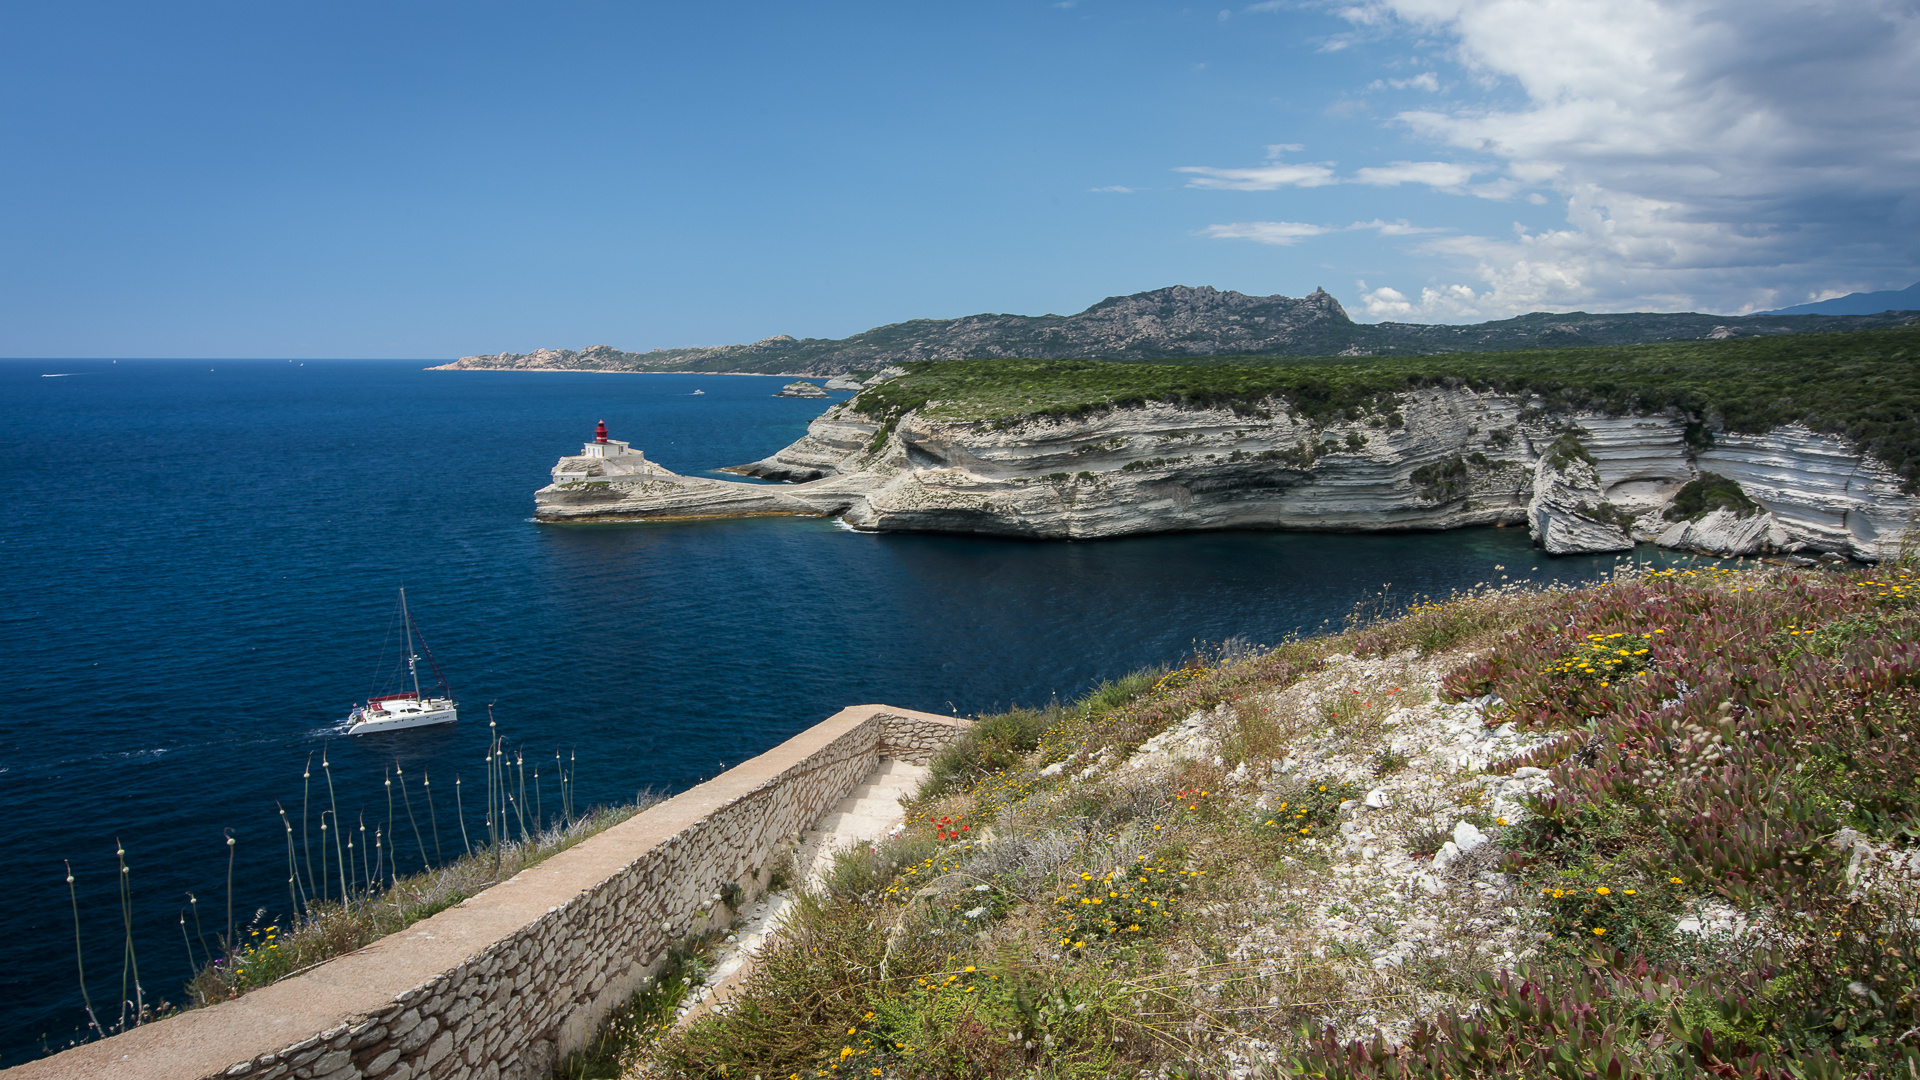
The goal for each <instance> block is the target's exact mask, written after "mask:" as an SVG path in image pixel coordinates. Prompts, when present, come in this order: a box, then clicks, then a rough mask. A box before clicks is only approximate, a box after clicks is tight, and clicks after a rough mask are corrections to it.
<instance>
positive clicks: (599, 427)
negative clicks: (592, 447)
mask: <svg viewBox="0 0 1920 1080" xmlns="http://www.w3.org/2000/svg"><path fill="white" fill-rule="evenodd" d="M593 441H594V442H597V443H603V442H606V441H607V422H606V421H605V420H602V421H600V422H599V423H598V424H596V425H594V428H593Z"/></svg>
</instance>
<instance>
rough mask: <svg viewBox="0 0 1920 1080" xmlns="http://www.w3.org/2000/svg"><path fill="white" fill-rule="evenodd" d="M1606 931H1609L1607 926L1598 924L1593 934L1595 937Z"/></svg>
mask: <svg viewBox="0 0 1920 1080" xmlns="http://www.w3.org/2000/svg"><path fill="white" fill-rule="evenodd" d="M1606 932H1607V928H1606V927H1604V926H1596V927H1594V928H1593V936H1595V937H1599V936H1600V935H1602V934H1604V933H1606Z"/></svg>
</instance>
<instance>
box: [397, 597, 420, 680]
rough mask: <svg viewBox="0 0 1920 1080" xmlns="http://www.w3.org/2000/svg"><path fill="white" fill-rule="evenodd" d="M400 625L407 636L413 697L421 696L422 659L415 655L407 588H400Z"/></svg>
mask: <svg viewBox="0 0 1920 1080" xmlns="http://www.w3.org/2000/svg"><path fill="white" fill-rule="evenodd" d="M400 623H401V625H402V626H403V627H405V628H406V634H407V674H409V675H412V676H413V696H414V697H415V698H416V699H417V698H418V697H419V696H420V658H419V657H418V656H415V655H414V653H413V616H412V615H410V614H408V612H407V587H406V586H405V585H402V586H400Z"/></svg>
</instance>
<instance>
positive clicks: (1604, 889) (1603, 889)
mask: <svg viewBox="0 0 1920 1080" xmlns="http://www.w3.org/2000/svg"><path fill="white" fill-rule="evenodd" d="M1593 891H1594V892H1597V893H1599V894H1600V895H1601V896H1610V895H1612V894H1613V890H1612V889H1609V888H1607V887H1606V886H1605V885H1602V886H1600V887H1599V888H1597V889H1595V890H1593Z"/></svg>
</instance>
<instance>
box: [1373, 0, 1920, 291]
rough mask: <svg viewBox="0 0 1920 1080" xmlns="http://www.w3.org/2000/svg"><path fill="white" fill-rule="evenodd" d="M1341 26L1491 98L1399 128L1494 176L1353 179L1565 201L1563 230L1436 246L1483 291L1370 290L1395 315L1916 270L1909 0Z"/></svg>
mask: <svg viewBox="0 0 1920 1080" xmlns="http://www.w3.org/2000/svg"><path fill="white" fill-rule="evenodd" d="M1342 14H1343V15H1345V16H1346V17H1347V18H1348V20H1349V21H1350V22H1352V23H1353V24H1355V25H1356V27H1367V28H1379V27H1387V28H1389V29H1398V30H1402V31H1406V32H1408V33H1412V34H1417V35H1420V36H1422V37H1424V38H1426V39H1428V40H1435V39H1437V40H1440V41H1443V42H1448V43H1450V44H1451V49H1452V56H1453V58H1454V60H1455V61H1456V62H1457V63H1458V64H1459V65H1460V66H1461V68H1462V69H1463V70H1464V71H1465V73H1467V74H1468V75H1469V76H1472V77H1473V79H1474V80H1478V81H1479V82H1480V83H1481V84H1483V85H1485V86H1487V87H1488V88H1489V89H1488V90H1487V92H1486V94H1485V96H1484V97H1483V98H1481V99H1480V100H1463V101H1459V102H1458V103H1456V104H1452V105H1451V106H1449V107H1429V108H1423V109H1416V110H1409V111H1406V112H1403V113H1401V114H1400V115H1399V117H1398V120H1399V122H1400V123H1401V124H1403V125H1405V127H1406V128H1407V129H1408V130H1409V131H1410V132H1411V133H1412V134H1414V135H1415V136H1416V137H1419V138H1421V139H1424V140H1428V141H1430V142H1432V143H1437V144H1441V145H1446V146H1450V147H1452V148H1454V149H1455V151H1456V152H1458V153H1460V154H1462V155H1465V156H1470V157H1477V158H1480V159H1481V160H1482V161H1483V163H1484V164H1483V166H1481V167H1472V168H1470V167H1469V166H1466V165H1458V166H1451V167H1450V168H1451V170H1453V171H1447V170H1443V169H1439V168H1433V169H1431V171H1429V172H1426V173H1421V172H1420V171H1419V169H1420V168H1423V167H1429V166H1434V165H1440V164H1442V163H1424V162H1413V163H1407V162H1402V163H1396V164H1393V165H1388V166H1380V167H1374V168H1370V169H1361V170H1359V171H1358V172H1356V173H1355V174H1354V176H1353V179H1354V180H1356V181H1359V182H1363V183H1426V184H1431V185H1432V186H1434V187H1435V188H1438V189H1442V190H1454V191H1459V192H1463V193H1468V194H1477V195H1482V196H1486V197H1494V198H1513V197H1526V196H1527V195H1531V196H1532V197H1534V198H1544V197H1545V196H1544V195H1543V194H1542V193H1543V192H1544V193H1547V194H1549V195H1551V197H1552V199H1553V200H1554V201H1558V202H1561V203H1563V204H1564V206H1565V207H1566V225H1565V227H1564V228H1556V229H1551V230H1545V231H1540V232H1528V231H1525V230H1521V229H1518V228H1516V230H1515V232H1514V234H1513V235H1511V236H1448V237H1444V238H1440V239H1433V240H1428V241H1425V242H1424V247H1423V250H1424V251H1425V252H1427V253H1429V254H1432V255H1437V256H1442V257H1443V261H1448V262H1450V263H1451V264H1452V265H1453V266H1454V267H1455V271H1456V273H1457V274H1458V276H1459V277H1461V278H1465V279H1468V280H1473V281H1476V282H1478V283H1479V285H1480V288H1478V289H1472V288H1469V287H1467V286H1441V287H1438V288H1437V289H1435V288H1429V289H1424V290H1423V291H1422V293H1421V297H1420V299H1418V300H1414V299H1412V298H1410V297H1409V296H1406V295H1403V294H1401V293H1399V292H1395V291H1393V290H1391V289H1389V288H1382V289H1375V290H1372V291H1371V292H1370V293H1368V296H1369V297H1374V298H1377V303H1378V308H1377V310H1378V311H1380V312H1382V313H1387V312H1391V317H1396V318H1401V317H1406V318H1411V317H1419V318H1442V317H1446V316H1447V313H1449V312H1462V313H1464V312H1466V311H1468V310H1469V309H1471V310H1472V311H1473V312H1474V313H1475V314H1476V315H1477V316H1480V317H1498V316H1503V315H1508V314H1515V313H1518V312H1523V311H1529V310H1537V309H1544V308H1554V307H1568V306H1583V307H1590V308H1595V309H1625V308H1667V309H1676V308H1699V309H1706V310H1723V311H1746V310H1754V309H1756V308H1766V307H1775V306H1779V305H1781V304H1788V303H1796V302H1799V301H1800V300H1802V299H1804V298H1808V297H1811V296H1816V295H1820V294H1822V293H1832V292H1835V291H1846V290H1848V289H1852V288H1860V287H1875V288H1884V287H1889V286H1898V285H1900V284H1903V283H1905V282H1907V281H1910V280H1912V278H1913V277H1914V276H1915V274H1916V272H1917V271H1920V195H1917V194H1916V191H1915V185H1914V182H1913V177H1914V175H1915V169H1916V166H1920V79H1916V78H1914V75H1913V73H1914V72H1915V71H1920V4H1916V3H1915V2H1914V0H1744V2H1741V3H1733V2H1730V0H1368V2H1365V3H1361V4H1357V5H1353V6H1349V7H1347V8H1346V9H1344V10H1343V11H1342ZM1469 81H1472V80H1469ZM1515 91H1518V98H1519V103H1518V104H1515V103H1514V92H1515ZM1495 102H1504V103H1505V104H1504V105H1497V104H1495ZM1396 170H1398V171H1396ZM1459 170H1468V172H1467V176H1472V175H1482V174H1484V175H1488V176H1491V177H1493V179H1491V180H1489V181H1488V182H1486V183H1483V184H1480V185H1471V186H1470V185H1469V184H1468V182H1467V178H1466V177H1465V176H1462V175H1461V173H1460V172H1459ZM1396 176H1397V177H1400V179H1398V180H1392V179H1389V178H1391V177H1396ZM1370 178H1373V179H1370ZM1462 288H1464V289H1467V291H1468V292H1469V293H1471V294H1472V298H1471V300H1467V299H1463V298H1462V294H1460V293H1458V292H1456V291H1454V290H1456V289H1462ZM1389 294H1390V295H1389ZM1366 309H1367V311H1368V313H1369V314H1373V313H1374V312H1375V311H1376V304H1375V300H1374V299H1369V300H1367V301H1366ZM1380 317H1388V316H1387V315H1386V314H1382V315H1381V316H1380ZM1453 317H1468V316H1465V315H1455V316H1453Z"/></svg>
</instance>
